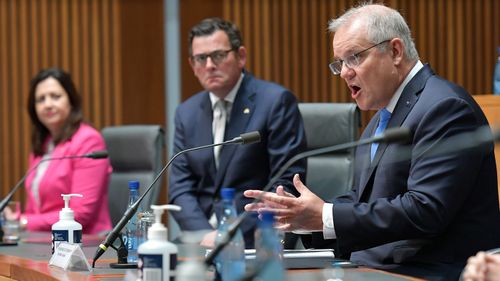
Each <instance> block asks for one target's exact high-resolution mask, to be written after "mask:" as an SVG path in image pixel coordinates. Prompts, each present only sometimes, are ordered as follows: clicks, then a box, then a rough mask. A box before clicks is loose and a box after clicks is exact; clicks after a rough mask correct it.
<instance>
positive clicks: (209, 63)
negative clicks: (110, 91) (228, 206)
mask: <svg viewBox="0 0 500 281" xmlns="http://www.w3.org/2000/svg"><path fill="white" fill-rule="evenodd" d="M216 66H217V64H216V63H215V62H214V61H213V60H212V58H211V57H207V63H206V64H205V67H208V68H212V67H216Z"/></svg>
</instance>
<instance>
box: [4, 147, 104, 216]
mask: <svg viewBox="0 0 500 281" xmlns="http://www.w3.org/2000/svg"><path fill="white" fill-rule="evenodd" d="M107 157H108V152H107V151H106V150H97V151H93V152H90V153H87V154H83V155H67V156H59V157H49V158H42V160H40V161H39V162H38V163H36V165H35V166H33V167H32V168H31V169H29V170H28V171H27V172H26V173H25V174H24V176H23V177H22V178H21V179H20V180H19V181H18V182H17V183H16V185H15V186H14V188H12V190H11V191H10V192H9V194H7V196H5V198H4V199H3V200H2V201H1V202H0V212H2V211H3V209H5V206H7V204H8V203H9V201H10V199H12V196H13V195H14V193H16V191H17V189H19V187H20V186H21V184H22V183H23V182H24V180H25V179H26V177H27V176H28V175H29V174H31V172H33V171H34V170H35V169H36V168H38V166H40V164H41V163H43V162H46V161H52V160H62V159H74V158H91V159H102V158H107Z"/></svg>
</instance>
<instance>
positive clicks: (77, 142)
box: [68, 123, 104, 149]
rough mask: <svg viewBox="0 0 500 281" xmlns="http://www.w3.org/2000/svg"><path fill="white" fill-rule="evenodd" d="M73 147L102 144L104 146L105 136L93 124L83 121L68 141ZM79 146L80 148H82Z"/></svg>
mask: <svg viewBox="0 0 500 281" xmlns="http://www.w3.org/2000/svg"><path fill="white" fill-rule="evenodd" d="M68 144H69V145H70V146H71V147H80V148H83V147H89V148H90V147H93V146H102V147H104V138H103V137H102V135H101V133H100V132H99V131H97V130H96V129H95V128H93V127H92V126H90V125H88V124H86V123H82V124H80V127H79V128H78V130H77V131H76V132H75V133H74V134H73V136H72V137H71V139H70V140H69V141H68ZM80 148H79V149H80Z"/></svg>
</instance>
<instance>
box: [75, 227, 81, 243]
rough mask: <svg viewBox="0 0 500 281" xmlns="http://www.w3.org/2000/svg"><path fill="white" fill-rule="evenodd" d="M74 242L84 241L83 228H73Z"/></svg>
mask: <svg viewBox="0 0 500 281" xmlns="http://www.w3.org/2000/svg"><path fill="white" fill-rule="evenodd" d="M73 243H74V244H80V243H82V231H81V230H73Z"/></svg>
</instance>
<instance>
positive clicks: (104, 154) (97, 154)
mask: <svg viewBox="0 0 500 281" xmlns="http://www.w3.org/2000/svg"><path fill="white" fill-rule="evenodd" d="M85 158H92V159H103V158H108V151H107V150H98V151H93V152H91V153H88V154H85Z"/></svg>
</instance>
